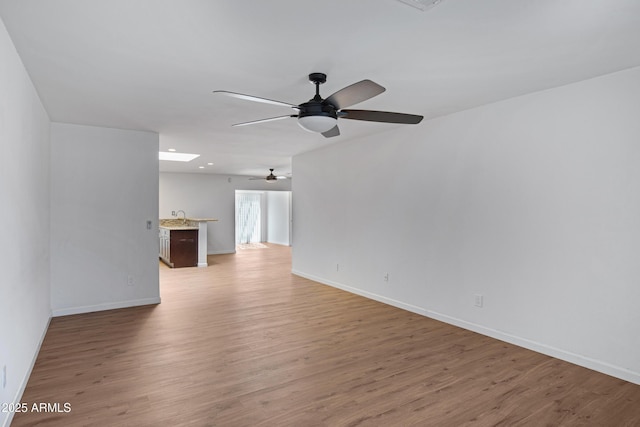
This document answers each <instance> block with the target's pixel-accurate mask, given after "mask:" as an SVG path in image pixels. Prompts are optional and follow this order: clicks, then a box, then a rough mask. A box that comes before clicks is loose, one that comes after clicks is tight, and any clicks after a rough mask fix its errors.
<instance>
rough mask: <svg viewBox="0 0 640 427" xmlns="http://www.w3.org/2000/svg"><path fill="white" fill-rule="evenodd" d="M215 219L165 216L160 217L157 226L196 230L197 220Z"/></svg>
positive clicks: (169, 228)
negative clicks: (164, 217) (163, 217)
mask: <svg viewBox="0 0 640 427" xmlns="http://www.w3.org/2000/svg"><path fill="white" fill-rule="evenodd" d="M208 221H217V219H213V218H185V219H182V218H166V219H162V218H161V219H160V221H159V227H160V228H166V229H168V230H197V229H199V228H200V227H199V225H198V223H199V222H208Z"/></svg>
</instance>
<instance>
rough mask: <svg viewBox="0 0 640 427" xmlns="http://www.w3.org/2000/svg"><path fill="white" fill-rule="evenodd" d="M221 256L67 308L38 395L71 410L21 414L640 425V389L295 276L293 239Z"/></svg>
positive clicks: (55, 326) (41, 363)
mask: <svg viewBox="0 0 640 427" xmlns="http://www.w3.org/2000/svg"><path fill="white" fill-rule="evenodd" d="M209 263H210V266H209V267H208V268H184V269H169V268H167V267H165V266H163V265H161V266H160V283H161V295H162V304H160V305H158V306H147V307H139V308H130V309H122V310H112V311H105V312H99V313H89V314H82V315H75V316H67V317H58V318H54V319H52V321H51V325H50V328H49V331H48V332H47V335H46V338H45V341H44V343H43V346H42V349H41V352H40V355H39V357H38V360H37V362H36V366H35V368H34V371H33V374H32V376H31V378H30V380H29V383H28V386H27V389H26V391H25V393H24V396H23V399H22V401H23V402H27V403H28V404H29V405H32V404H33V403H34V402H36V403H40V402H45V403H60V404H61V405H62V404H64V403H65V402H68V403H70V405H71V412H68V413H64V412H61V413H45V412H41V413H38V412H27V413H18V414H16V416H15V418H14V422H13V424H12V425H13V426H16V427H17V426H31V425H48V426H65V427H66V426H85V425H92V426H93V425H95V426H413V425H416V426H466V425H475V426H498V425H499V426H577V425H580V426H583V425H594V426H640V386H638V385H634V384H631V383H628V382H625V381H622V380H619V379H616V378H612V377H609V376H606V375H603V374H599V373H596V372H593V371H590V370H588V369H585V368H581V367H578V366H575V365H571V364H569V363H566V362H563V361H560V360H557V359H553V358H550V357H547V356H543V355H540V354H537V353H534V352H532V351H528V350H525V349H522V348H519V347H516V346H513V345H510V344H506V343H503V342H501V341H497V340H494V339H491V338H487V337H484V336H482V335H478V334H475V333H472V332H469V331H465V330H463V329H459V328H456V327H453V326H450V325H447V324H444V323H441V322H438V321H435V320H431V319H428V318H425V317H422V316H419V315H417V314H413V313H410V312H406V311H403V310H400V309H397V308H394V307H390V306H386V305H384V304H381V303H378V302H375V301H371V300H367V299H365V298H362V297H359V296H356V295H352V294H348V293H346V292H343V291H340V290H337V289H334V288H331V287H328V286H324V285H321V284H317V283H315V282H312V281H310V280H306V279H303V278H300V277H297V276H294V275H292V274H291V273H290V270H291V263H290V249H289V248H287V247H283V246H277V245H269V248H267V249H249V250H242V251H239V252H238V253H237V254H236V255H216V256H210V257H209ZM61 408H63V407H62V406H61Z"/></svg>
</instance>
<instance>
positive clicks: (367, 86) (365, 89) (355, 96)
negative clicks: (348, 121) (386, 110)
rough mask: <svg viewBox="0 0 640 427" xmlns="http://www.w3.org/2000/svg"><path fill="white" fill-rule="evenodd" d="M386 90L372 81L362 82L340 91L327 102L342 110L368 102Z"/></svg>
mask: <svg viewBox="0 0 640 427" xmlns="http://www.w3.org/2000/svg"><path fill="white" fill-rule="evenodd" d="M385 90H386V89H385V88H383V87H382V86H380V85H379V84H378V83H374V82H372V81H371V80H362V81H360V82H358V83H354V84H352V85H351V86H347V87H345V88H342V89H340V90H339V91H337V92H336V93H334V94H333V95H331V96H330V97H328V98H327V99H326V100H325V101H326V102H328V103H329V104H331V105H333V106H334V107H336V109H338V110H340V109H342V108H345V107H349V106H351V105H354V104H357V103H359V102H362V101H366V100H367V99H369V98H373V97H374V96H376V95H380V94H381V93H382V92H384V91H385Z"/></svg>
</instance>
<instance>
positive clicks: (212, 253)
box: [207, 249, 236, 255]
mask: <svg viewBox="0 0 640 427" xmlns="http://www.w3.org/2000/svg"><path fill="white" fill-rule="evenodd" d="M235 253H236V251H235V249H232V250H222V251H214V252H207V255H227V254H235Z"/></svg>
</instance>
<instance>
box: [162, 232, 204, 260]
mask: <svg viewBox="0 0 640 427" xmlns="http://www.w3.org/2000/svg"><path fill="white" fill-rule="evenodd" d="M169 251H170V255H171V258H170V259H171V263H172V264H173V266H174V267H196V266H197V265H198V230H171V238H170V245H169Z"/></svg>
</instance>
